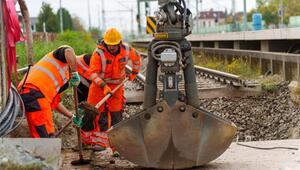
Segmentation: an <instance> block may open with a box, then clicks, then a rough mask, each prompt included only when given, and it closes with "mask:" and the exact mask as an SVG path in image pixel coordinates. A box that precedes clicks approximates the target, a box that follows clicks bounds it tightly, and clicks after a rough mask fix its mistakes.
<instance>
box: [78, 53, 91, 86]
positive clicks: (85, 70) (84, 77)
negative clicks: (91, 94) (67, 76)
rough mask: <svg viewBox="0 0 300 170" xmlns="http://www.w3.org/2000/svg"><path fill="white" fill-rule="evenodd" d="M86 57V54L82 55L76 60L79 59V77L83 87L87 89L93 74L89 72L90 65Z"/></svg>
mask: <svg viewBox="0 0 300 170" xmlns="http://www.w3.org/2000/svg"><path fill="white" fill-rule="evenodd" d="M85 55H86V54H82V55H80V56H78V57H76V59H77V71H78V73H79V76H80V82H81V83H82V84H83V85H85V86H86V87H89V86H90V82H89V80H88V79H89V78H90V76H91V72H90V71H89V65H88V64H87V63H86V61H85V60H84V56H85Z"/></svg>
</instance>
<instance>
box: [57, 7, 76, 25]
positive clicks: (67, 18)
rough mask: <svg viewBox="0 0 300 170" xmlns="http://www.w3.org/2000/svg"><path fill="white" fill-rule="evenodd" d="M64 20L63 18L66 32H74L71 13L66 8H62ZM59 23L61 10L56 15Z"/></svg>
mask: <svg viewBox="0 0 300 170" xmlns="http://www.w3.org/2000/svg"><path fill="white" fill-rule="evenodd" d="M61 10H62V18H63V29H64V30H73V21H72V17H71V15H70V13H69V11H68V10H67V9H65V8H62V9H61ZM56 16H57V18H58V21H59V22H60V9H59V10H58V11H57V14H56Z"/></svg>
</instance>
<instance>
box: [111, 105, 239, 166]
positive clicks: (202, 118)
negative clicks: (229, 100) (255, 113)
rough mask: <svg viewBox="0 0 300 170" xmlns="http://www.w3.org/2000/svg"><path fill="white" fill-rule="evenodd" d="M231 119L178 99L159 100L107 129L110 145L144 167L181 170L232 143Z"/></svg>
mask: <svg viewBox="0 0 300 170" xmlns="http://www.w3.org/2000/svg"><path fill="white" fill-rule="evenodd" d="M235 133H236V126H235V125H234V124H232V123H231V122H229V121H227V120H225V119H222V118H220V117H218V116H215V115H213V114H211V113H209V112H207V111H205V110H200V109H197V108H194V107H192V106H189V105H186V104H185V103H182V102H179V101H177V103H176V104H175V105H174V106H173V107H172V108H170V107H169V106H168V104H167V103H165V102H161V103H158V104H156V105H155V106H154V107H152V108H149V109H147V110H145V111H142V112H141V113H138V114H136V115H135V116H133V117H132V118H130V119H127V120H125V121H123V122H120V123H119V124H117V125H115V126H114V127H112V128H111V129H110V130H109V139H110V141H111V143H112V144H113V146H115V147H116V149H117V150H118V151H119V153H120V154H121V155H122V156H124V157H125V158H126V159H128V160H129V161H131V162H133V163H135V164H138V165H140V166H143V167H151V168H160V169H181V168H189V167H194V166H201V165H204V164H206V163H208V162H210V161H212V160H214V159H216V158H217V157H218V156H220V155H221V154H222V153H223V152H224V151H225V150H226V149H227V148H228V147H229V145H230V144H231V142H232V139H233V138H234V135H235Z"/></svg>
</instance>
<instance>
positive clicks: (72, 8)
mask: <svg viewBox="0 0 300 170" xmlns="http://www.w3.org/2000/svg"><path fill="white" fill-rule="evenodd" d="M235 1H236V11H243V2H244V0H235ZM245 1H246V4H247V11H249V10H251V9H252V8H255V5H256V4H255V0H245ZM25 2H26V4H27V7H28V10H29V14H30V16H31V17H37V16H38V14H39V12H40V9H41V6H42V3H43V2H45V3H48V4H50V6H51V7H52V8H53V11H54V12H55V13H56V11H57V10H58V9H59V2H60V0H25ZM88 2H89V3H88ZM198 2H199V6H198V8H199V10H209V9H212V8H213V9H214V10H223V11H224V10H225V9H227V10H228V11H230V10H231V7H232V0H202V3H200V0H198ZM61 3H62V7H64V8H66V9H67V10H68V11H69V12H70V14H71V15H72V16H78V17H79V18H80V19H81V21H82V23H83V25H84V26H85V28H88V27H89V17H88V16H89V13H88V4H90V16H91V17H90V18H91V19H90V21H91V26H92V27H99V28H101V29H103V28H107V27H117V28H118V29H120V30H121V31H122V32H130V31H131V30H132V28H133V29H134V31H135V30H137V23H136V14H137V0H61ZM186 3H187V4H188V5H189V8H190V10H191V11H192V13H193V15H195V14H196V0H186ZM17 6H18V5H17ZM103 6H104V11H105V15H102V9H103ZM144 6H145V5H144V4H143V3H142V4H141V11H142V12H143V13H142V16H143V15H145V12H144V11H145V7H144ZM157 9H158V3H157V1H152V2H151V3H150V13H151V14H153V13H154V11H155V10H157ZM17 10H18V8H17ZM131 11H133V15H131ZM103 16H105V17H104V18H105V22H103V19H102V18H103ZM132 16H133V17H132ZM132 18H133V19H132ZM142 19H143V20H142V24H143V25H145V24H144V23H145V22H146V21H145V19H144V18H142ZM132 20H133V22H132ZM103 23H105V24H103Z"/></svg>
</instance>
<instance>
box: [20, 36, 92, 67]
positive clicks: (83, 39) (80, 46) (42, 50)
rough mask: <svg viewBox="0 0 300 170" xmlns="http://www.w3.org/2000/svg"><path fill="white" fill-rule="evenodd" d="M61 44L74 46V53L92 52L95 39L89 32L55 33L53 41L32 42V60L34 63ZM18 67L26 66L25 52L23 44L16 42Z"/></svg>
mask: <svg viewBox="0 0 300 170" xmlns="http://www.w3.org/2000/svg"><path fill="white" fill-rule="evenodd" d="M61 45H69V46H71V47H73V48H74V50H75V53H76V55H80V54H84V53H92V52H93V50H94V49H95V48H96V40H94V39H93V38H92V36H91V34H90V33H87V32H73V31H66V32H64V33H60V34H58V35H57V38H56V40H55V41H53V42H48V43H47V42H44V41H35V42H34V43H33V52H34V57H33V60H34V62H35V63H36V62H37V61H39V60H40V59H41V58H42V57H44V56H45V55H46V54H48V53H49V52H51V51H53V50H55V49H56V48H58V47H59V46H61ZM17 57H18V68H23V67H26V66H27V54H26V47H25V44H24V43H23V42H22V43H18V44H17Z"/></svg>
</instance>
